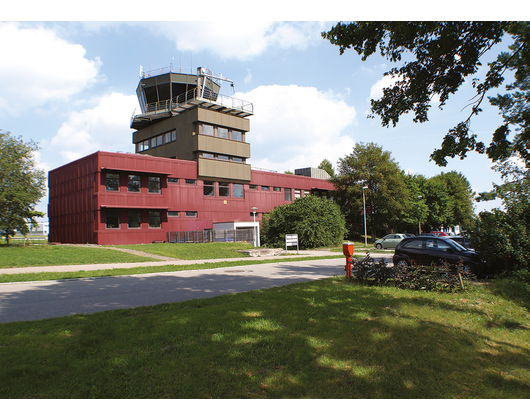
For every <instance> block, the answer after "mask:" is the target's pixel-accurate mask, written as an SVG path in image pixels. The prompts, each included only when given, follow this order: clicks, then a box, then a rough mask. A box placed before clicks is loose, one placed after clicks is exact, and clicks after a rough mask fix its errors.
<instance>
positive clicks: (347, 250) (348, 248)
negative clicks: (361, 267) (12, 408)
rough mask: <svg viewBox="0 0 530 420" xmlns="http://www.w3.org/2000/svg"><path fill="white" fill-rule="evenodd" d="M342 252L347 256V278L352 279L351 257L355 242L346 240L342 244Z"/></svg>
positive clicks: (345, 269) (345, 268)
mask: <svg viewBox="0 0 530 420" xmlns="http://www.w3.org/2000/svg"><path fill="white" fill-rule="evenodd" d="M342 253H343V254H344V256H345V257H346V266H345V267H344V271H346V278H347V279H348V280H350V279H351V257H352V256H353V242H349V241H348V242H344V243H343V244H342Z"/></svg>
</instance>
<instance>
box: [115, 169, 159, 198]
mask: <svg viewBox="0 0 530 420" xmlns="http://www.w3.org/2000/svg"><path fill="white" fill-rule="evenodd" d="M105 190H106V191H120V174H118V173H112V172H109V173H107V174H106V175H105ZM127 191H128V192H138V193H139V192H141V191H142V177H141V176H140V175H127ZM160 191H161V188H160V177H159V176H149V177H147V192H149V193H151V194H160Z"/></svg>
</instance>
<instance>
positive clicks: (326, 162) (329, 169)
mask: <svg viewBox="0 0 530 420" xmlns="http://www.w3.org/2000/svg"><path fill="white" fill-rule="evenodd" d="M318 169H323V170H325V171H326V172H327V173H328V175H329V176H332V177H333V176H335V170H334V169H333V165H332V164H331V162H330V161H329V160H327V159H324V160H323V161H322V162H320V165H318Z"/></svg>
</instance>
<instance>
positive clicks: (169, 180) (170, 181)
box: [167, 178, 179, 184]
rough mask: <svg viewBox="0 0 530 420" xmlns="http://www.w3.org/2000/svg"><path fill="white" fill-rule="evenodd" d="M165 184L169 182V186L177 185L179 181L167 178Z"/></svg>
mask: <svg viewBox="0 0 530 420" xmlns="http://www.w3.org/2000/svg"><path fill="white" fill-rule="evenodd" d="M167 182H169V183H171V184H178V183H179V179H178V178H168V179H167Z"/></svg>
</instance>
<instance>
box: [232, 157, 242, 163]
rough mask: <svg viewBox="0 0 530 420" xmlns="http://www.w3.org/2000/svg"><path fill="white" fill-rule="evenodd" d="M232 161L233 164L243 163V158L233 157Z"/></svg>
mask: <svg viewBox="0 0 530 420" xmlns="http://www.w3.org/2000/svg"><path fill="white" fill-rule="evenodd" d="M232 161H233V162H243V158H240V157H233V158H232Z"/></svg>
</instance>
